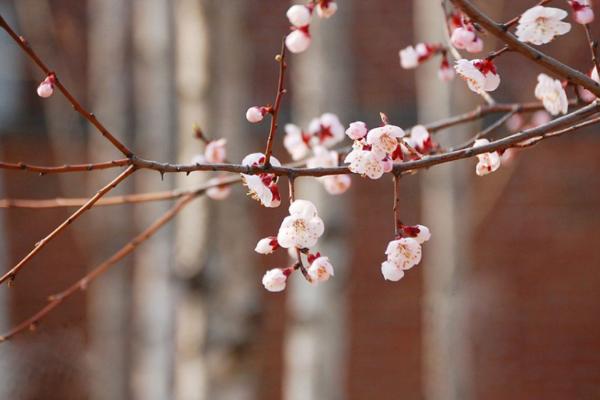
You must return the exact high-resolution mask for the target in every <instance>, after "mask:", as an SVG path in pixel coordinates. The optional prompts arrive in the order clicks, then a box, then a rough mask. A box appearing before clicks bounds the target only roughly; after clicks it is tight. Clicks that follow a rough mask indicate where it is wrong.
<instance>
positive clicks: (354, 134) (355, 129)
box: [346, 121, 368, 140]
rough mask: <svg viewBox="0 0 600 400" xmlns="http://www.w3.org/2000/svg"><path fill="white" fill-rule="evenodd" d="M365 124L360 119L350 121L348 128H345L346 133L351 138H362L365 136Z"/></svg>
mask: <svg viewBox="0 0 600 400" xmlns="http://www.w3.org/2000/svg"><path fill="white" fill-rule="evenodd" d="M367 132H368V130H367V125H366V124H365V123H364V122H362V121H356V122H352V123H351V124H350V126H349V127H348V129H346V135H348V137H349V138H350V139H352V140H358V139H362V138H364V137H365V136H367Z"/></svg>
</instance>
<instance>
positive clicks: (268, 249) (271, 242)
mask: <svg viewBox="0 0 600 400" xmlns="http://www.w3.org/2000/svg"><path fill="white" fill-rule="evenodd" d="M278 248H279V242H277V238H276V237H275V236H269V237H266V238H263V239H260V240H259V241H258V243H257V244H256V247H255V248H254V251H256V252H257V253H259V254H271V253H273V252H274V251H275V250H277V249H278Z"/></svg>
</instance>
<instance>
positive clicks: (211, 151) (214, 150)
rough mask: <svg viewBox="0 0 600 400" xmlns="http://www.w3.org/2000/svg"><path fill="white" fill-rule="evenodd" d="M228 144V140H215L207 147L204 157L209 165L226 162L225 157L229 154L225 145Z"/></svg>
mask: <svg viewBox="0 0 600 400" xmlns="http://www.w3.org/2000/svg"><path fill="white" fill-rule="evenodd" d="M226 144H227V139H219V140H213V141H212V142H210V143H208V144H207V145H206V149H204V157H205V158H206V161H208V162H209V163H222V162H224V161H225V156H226V154H227V152H226V149H225V145H226Z"/></svg>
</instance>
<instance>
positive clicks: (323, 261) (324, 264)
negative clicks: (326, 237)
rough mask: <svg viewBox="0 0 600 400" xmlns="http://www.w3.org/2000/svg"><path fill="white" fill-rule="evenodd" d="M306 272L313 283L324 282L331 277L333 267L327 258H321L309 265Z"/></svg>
mask: <svg viewBox="0 0 600 400" xmlns="http://www.w3.org/2000/svg"><path fill="white" fill-rule="evenodd" d="M307 272H308V275H309V276H310V277H311V278H312V281H313V282H314V283H318V282H325V281H326V280H328V279H329V278H330V277H332V276H333V266H332V265H331V262H329V258H328V257H323V256H321V257H318V258H316V259H315V260H314V261H313V262H312V263H311V264H310V266H309V267H308V270H307Z"/></svg>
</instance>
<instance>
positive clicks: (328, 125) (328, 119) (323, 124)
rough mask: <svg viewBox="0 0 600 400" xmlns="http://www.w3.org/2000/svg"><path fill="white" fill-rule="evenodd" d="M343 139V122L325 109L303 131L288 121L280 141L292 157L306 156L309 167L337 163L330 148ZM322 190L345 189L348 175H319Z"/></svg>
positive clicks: (348, 181)
mask: <svg viewBox="0 0 600 400" xmlns="http://www.w3.org/2000/svg"><path fill="white" fill-rule="evenodd" d="M343 139H344V126H343V125H342V123H341V122H340V120H339V118H338V117H337V116H336V115H335V114H331V113H325V114H323V115H321V116H320V117H318V118H314V119H313V120H312V121H310V123H309V125H308V129H307V130H306V131H303V130H302V129H301V128H300V127H299V126H297V125H294V124H287V125H286V126H285V137H284V139H283V145H284V146H285V148H286V150H287V151H288V152H289V153H290V155H291V157H292V159H294V160H301V159H303V158H307V157H309V156H310V157H309V158H308V160H307V161H306V166H307V167H309V168H329V167H337V166H338V165H339V154H338V152H337V151H334V150H329V149H330V148H331V147H332V146H334V145H336V144H337V143H339V142H341V141H342V140H343ZM318 180H319V181H320V182H321V183H322V184H323V186H324V187H325V190H327V192H328V193H330V194H341V193H344V192H345V191H346V190H348V188H349V187H350V184H351V179H350V177H349V176H348V175H331V176H324V177H321V178H318Z"/></svg>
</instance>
